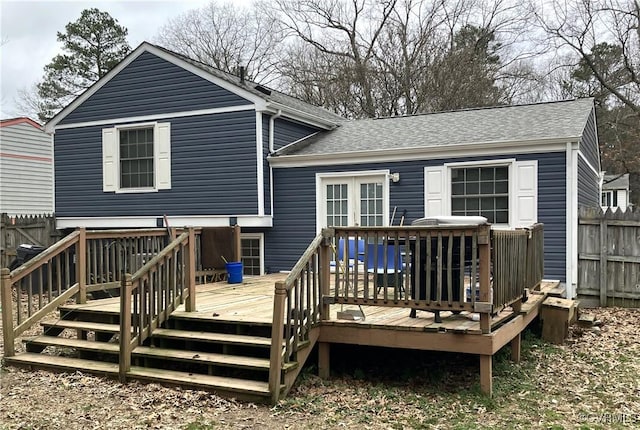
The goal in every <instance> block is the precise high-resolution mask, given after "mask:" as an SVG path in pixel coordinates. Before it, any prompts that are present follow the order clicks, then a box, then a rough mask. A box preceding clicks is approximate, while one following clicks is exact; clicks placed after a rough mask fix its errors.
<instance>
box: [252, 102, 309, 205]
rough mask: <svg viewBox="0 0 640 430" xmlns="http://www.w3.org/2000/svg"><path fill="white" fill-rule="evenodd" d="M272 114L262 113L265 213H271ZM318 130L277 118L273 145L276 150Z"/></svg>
mask: <svg viewBox="0 0 640 430" xmlns="http://www.w3.org/2000/svg"><path fill="white" fill-rule="evenodd" d="M270 119H271V116H270V115H267V114H263V115H262V142H263V144H262V150H263V155H264V160H263V163H264V213H265V214H266V215H270V214H271V178H270V165H269V162H268V161H267V156H268V155H269V123H270ZM316 131H318V129H317V128H314V127H310V126H306V125H302V124H299V123H296V122H292V121H289V120H286V119H281V118H276V120H275V121H274V128H273V146H274V149H275V150H278V149H280V148H282V147H283V146H286V145H288V144H290V143H293V142H295V141H297V140H299V139H301V138H303V137H306V136H309V135H311V134H313V133H315V132H316Z"/></svg>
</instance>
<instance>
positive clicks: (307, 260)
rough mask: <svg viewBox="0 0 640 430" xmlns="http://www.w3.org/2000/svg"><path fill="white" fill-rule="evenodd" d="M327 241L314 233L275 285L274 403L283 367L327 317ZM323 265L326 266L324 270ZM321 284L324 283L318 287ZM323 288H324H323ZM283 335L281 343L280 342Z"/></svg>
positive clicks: (279, 387)
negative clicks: (325, 305) (325, 298)
mask: <svg viewBox="0 0 640 430" xmlns="http://www.w3.org/2000/svg"><path fill="white" fill-rule="evenodd" d="M329 258H330V248H329V242H328V241H327V240H326V238H325V237H323V235H322V234H320V235H318V236H316V238H315V239H314V240H313V241H312V242H311V244H310V245H309V247H308V248H307V250H306V251H305V252H304V254H303V255H302V257H300V259H299V260H298V262H297V263H296V265H295V266H294V267H293V269H292V270H291V272H290V273H289V275H288V276H287V278H286V279H285V280H284V282H277V283H276V285H275V296H274V302H273V324H272V328H271V329H272V334H271V342H272V343H271V367H270V370H269V389H270V392H271V396H272V399H271V400H272V402H273V403H274V404H275V403H276V402H277V401H278V398H279V396H280V389H281V385H282V383H283V382H284V381H283V380H282V377H283V375H282V369H283V367H284V366H285V365H286V364H287V363H289V362H292V361H296V360H297V354H298V351H299V350H300V349H301V348H302V347H303V346H306V347H309V348H310V347H311V346H313V345H309V343H311V342H312V341H313V339H312V337H311V334H312V328H314V327H316V326H318V325H319V323H320V320H321V318H325V319H326V318H328V308H327V307H324V308H323V303H322V296H323V295H325V294H327V293H328V285H329V279H328V267H329ZM323 268H325V269H327V270H324V271H323ZM321 286H324V287H321ZM323 288H324V290H323ZM283 339H284V346H283V343H282V342H283Z"/></svg>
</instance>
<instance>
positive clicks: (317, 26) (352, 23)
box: [264, 0, 397, 117]
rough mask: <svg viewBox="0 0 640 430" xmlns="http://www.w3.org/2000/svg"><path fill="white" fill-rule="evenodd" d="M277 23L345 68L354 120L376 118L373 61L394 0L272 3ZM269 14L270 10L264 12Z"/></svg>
mask: <svg viewBox="0 0 640 430" xmlns="http://www.w3.org/2000/svg"><path fill="white" fill-rule="evenodd" d="M273 3H274V5H275V10H276V12H277V14H273V13H271V17H272V19H274V20H276V19H277V20H279V21H280V22H281V24H282V25H283V27H284V28H285V29H286V31H287V32H288V34H290V35H294V36H295V37H296V38H299V39H300V40H302V41H303V42H304V43H305V44H307V45H308V47H309V48H312V49H315V50H317V51H319V52H320V53H321V54H324V55H326V56H329V57H334V58H336V59H337V58H340V59H342V60H343V61H342V62H343V63H344V64H345V65H346V66H347V67H348V69H349V73H344V77H345V78H347V79H348V80H349V82H346V83H345V87H348V89H349V91H350V95H351V97H353V98H355V99H357V100H359V110H358V111H356V112H354V115H355V116H358V117H361V116H365V117H374V116H377V114H378V111H377V109H376V101H375V93H374V90H375V88H374V85H373V82H372V80H371V79H370V75H371V73H372V72H373V73H375V69H374V67H373V64H372V62H373V59H374V56H375V50H376V47H377V45H378V40H379V38H380V37H381V34H382V32H383V30H384V28H385V25H386V23H387V22H388V20H389V17H390V15H391V14H392V13H393V11H394V7H395V5H396V3H397V0H348V1H342V0H308V1H304V2H302V1H296V0H275V1H274V2H273ZM264 10H265V11H267V12H268V13H269V12H270V11H269V9H266V8H265V9H264Z"/></svg>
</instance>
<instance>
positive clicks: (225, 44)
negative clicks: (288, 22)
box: [156, 0, 282, 84]
mask: <svg viewBox="0 0 640 430" xmlns="http://www.w3.org/2000/svg"><path fill="white" fill-rule="evenodd" d="M281 41H282V33H281V32H280V31H279V28H278V23H277V22H275V21H273V20H270V19H268V18H267V17H266V16H265V15H263V14H261V13H260V12H259V11H258V9H256V8H253V7H252V8H242V7H238V6H237V5H234V4H233V3H232V2H227V3H220V2H217V1H215V0H212V1H211V3H209V4H208V5H206V6H204V7H202V8H200V9H194V10H191V11H188V12H185V13H184V14H182V15H179V16H177V17H176V18H173V19H171V20H169V22H167V23H166V24H165V25H164V26H163V27H162V28H161V30H160V32H159V34H158V36H157V37H156V42H157V43H158V44H160V45H162V46H165V47H166V48H168V49H171V50H173V51H176V52H178V53H181V54H184V55H186V56H188V57H191V58H194V59H196V60H198V61H200V62H203V63H205V64H209V65H211V66H213V67H215V68H217V69H220V70H223V71H225V72H229V73H237V69H238V67H239V66H248V73H249V75H248V78H249V79H253V80H256V81H259V82H261V83H264V84H269V83H270V82H272V81H274V79H276V78H277V77H278V75H277V72H276V69H275V67H276V64H277V62H278V54H279V50H278V49H277V46H278V44H279V43H280V42H281Z"/></svg>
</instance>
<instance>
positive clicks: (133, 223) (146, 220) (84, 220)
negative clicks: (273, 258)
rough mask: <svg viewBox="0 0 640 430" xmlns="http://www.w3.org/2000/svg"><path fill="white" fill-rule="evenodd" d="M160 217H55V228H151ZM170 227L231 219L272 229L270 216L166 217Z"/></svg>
mask: <svg viewBox="0 0 640 430" xmlns="http://www.w3.org/2000/svg"><path fill="white" fill-rule="evenodd" d="M159 218H162V215H157V216H156V215H154V216H139V217H135V216H134V217H129V216H123V217H57V218H56V228H58V229H63V228H76V227H86V228H151V227H157V220H158V219H159ZM167 218H168V220H169V226H171V227H226V226H229V225H231V224H230V223H231V218H236V220H237V223H238V225H239V226H240V227H272V226H273V218H272V217H271V216H262V217H261V216H256V215H232V216H222V215H213V216H207V215H177V216H167Z"/></svg>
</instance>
